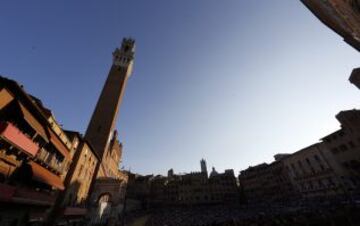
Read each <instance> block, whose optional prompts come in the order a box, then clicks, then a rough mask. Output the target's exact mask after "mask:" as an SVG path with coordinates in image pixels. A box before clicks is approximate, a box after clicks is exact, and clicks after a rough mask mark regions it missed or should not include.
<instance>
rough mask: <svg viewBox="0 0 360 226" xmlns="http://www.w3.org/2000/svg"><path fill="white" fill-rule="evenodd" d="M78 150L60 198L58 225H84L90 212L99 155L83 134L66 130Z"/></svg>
mask: <svg viewBox="0 0 360 226" xmlns="http://www.w3.org/2000/svg"><path fill="white" fill-rule="evenodd" d="M65 132H66V134H67V136H68V137H69V139H70V141H71V142H72V146H73V148H74V149H75V150H76V151H75V154H74V156H73V162H72V165H71V166H70V169H69V172H68V174H67V177H66V179H65V186H66V189H65V191H64V192H63V193H62V194H61V195H60V196H59V198H58V203H57V204H58V205H57V212H56V215H55V219H54V223H55V224H56V225H72V226H75V225H83V224H84V223H86V221H87V220H86V219H85V216H86V214H87V212H88V209H87V208H88V205H87V201H88V198H89V192H90V187H91V184H92V179H91V178H93V176H94V174H95V173H96V171H95V170H96V166H97V164H98V162H99V159H98V156H97V155H96V153H95V152H94V150H93V148H92V147H91V146H90V144H89V143H88V142H86V141H85V140H84V139H83V137H82V135H81V134H80V133H78V132H75V131H65Z"/></svg>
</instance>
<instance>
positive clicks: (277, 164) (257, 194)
mask: <svg viewBox="0 0 360 226" xmlns="http://www.w3.org/2000/svg"><path fill="white" fill-rule="evenodd" d="M286 156H287V155H286ZM284 158H286V157H283V158H281V159H278V160H276V161H274V162H272V163H270V164H267V163H262V164H259V165H257V166H253V167H249V168H248V169H246V170H243V171H241V172H240V174H239V181H240V187H241V191H242V192H243V194H244V196H245V200H246V202H248V203H259V202H264V203H282V202H289V201H292V200H296V199H297V198H299V194H298V193H297V191H296V190H295V188H294V186H293V184H292V183H291V180H290V177H289V175H288V171H287V169H286V167H285V163H284Z"/></svg>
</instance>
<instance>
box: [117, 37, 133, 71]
mask: <svg viewBox="0 0 360 226" xmlns="http://www.w3.org/2000/svg"><path fill="white" fill-rule="evenodd" d="M134 53H135V40H134V39H132V38H123V40H122V43H121V47H120V48H116V49H115V51H114V52H113V65H115V66H116V67H118V68H119V69H124V70H127V73H126V77H129V76H130V75H131V73H132V67H133V64H134Z"/></svg>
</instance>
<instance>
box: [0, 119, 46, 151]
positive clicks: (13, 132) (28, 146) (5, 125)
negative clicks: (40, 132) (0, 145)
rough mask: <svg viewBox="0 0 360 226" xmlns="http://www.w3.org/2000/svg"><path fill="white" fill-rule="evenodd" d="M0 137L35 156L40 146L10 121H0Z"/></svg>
mask: <svg viewBox="0 0 360 226" xmlns="http://www.w3.org/2000/svg"><path fill="white" fill-rule="evenodd" d="M0 137H1V138H3V139H4V140H6V141H7V142H9V143H10V144H11V145H12V146H14V147H16V148H17V149H19V150H20V151H23V152H24V153H26V154H27V155H30V156H35V155H36V154H37V152H38V151H39V146H38V145H37V144H36V143H34V142H33V141H32V140H31V138H30V137H28V136H27V135H26V134H24V133H23V132H22V131H21V130H19V129H18V128H16V127H15V126H14V125H13V124H11V123H9V122H0Z"/></svg>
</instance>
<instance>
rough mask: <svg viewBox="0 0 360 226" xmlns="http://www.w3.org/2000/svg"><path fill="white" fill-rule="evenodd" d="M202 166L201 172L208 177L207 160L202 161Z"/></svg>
mask: <svg viewBox="0 0 360 226" xmlns="http://www.w3.org/2000/svg"><path fill="white" fill-rule="evenodd" d="M200 166H201V172H202V173H204V174H206V176H207V175H208V173H207V168H206V161H205V159H201V161H200Z"/></svg>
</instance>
